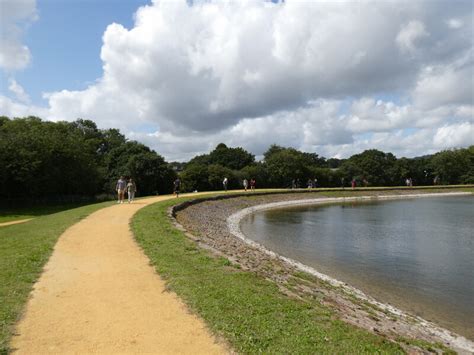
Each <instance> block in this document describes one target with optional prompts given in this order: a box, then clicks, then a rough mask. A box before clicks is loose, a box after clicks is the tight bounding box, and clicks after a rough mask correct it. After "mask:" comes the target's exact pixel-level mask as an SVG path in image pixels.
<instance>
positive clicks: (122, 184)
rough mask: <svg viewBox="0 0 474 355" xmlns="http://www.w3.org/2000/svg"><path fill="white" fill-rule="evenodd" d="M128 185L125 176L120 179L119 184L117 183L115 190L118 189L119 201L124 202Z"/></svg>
mask: <svg viewBox="0 0 474 355" xmlns="http://www.w3.org/2000/svg"><path fill="white" fill-rule="evenodd" d="M126 187H127V182H126V181H125V178H124V177H123V176H121V177H120V179H118V181H117V184H116V185H115V191H117V195H118V198H117V203H123V198H124V196H125V188H126Z"/></svg>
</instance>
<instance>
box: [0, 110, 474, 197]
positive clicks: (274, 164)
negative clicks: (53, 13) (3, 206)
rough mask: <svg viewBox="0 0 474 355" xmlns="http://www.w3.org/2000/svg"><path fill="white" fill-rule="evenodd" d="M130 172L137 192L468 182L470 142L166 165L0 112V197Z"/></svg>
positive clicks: (236, 152) (222, 156) (219, 151)
mask: <svg viewBox="0 0 474 355" xmlns="http://www.w3.org/2000/svg"><path fill="white" fill-rule="evenodd" d="M121 175H124V176H126V177H133V178H134V179H135V181H136V183H137V186H138V194H139V195H141V196H145V195H153V194H156V193H160V194H163V193H170V192H171V191H172V187H173V181H174V180H175V179H176V177H177V176H178V175H179V177H180V179H181V182H182V189H183V190H184V191H195V190H197V191H208V190H221V189H222V181H223V179H224V177H227V179H228V187H229V188H230V189H235V188H242V181H243V180H244V179H247V180H249V181H250V179H255V180H256V181H257V188H263V187H269V188H290V187H292V186H295V185H296V186H298V187H306V186H307V182H308V180H310V179H311V180H312V181H314V179H317V181H318V186H320V187H339V186H341V184H342V183H343V182H344V184H345V185H346V186H348V185H349V184H350V181H351V180H353V179H355V180H356V181H357V184H358V186H360V185H361V184H362V183H363V182H367V183H368V185H369V186H398V185H404V184H405V180H406V179H407V178H410V179H411V180H412V181H413V183H414V184H415V185H433V184H434V183H438V184H468V183H474V146H471V147H469V148H465V149H456V150H446V151H442V152H439V153H436V154H434V155H430V156H424V157H418V158H411V159H408V158H400V159H397V158H396V157H395V156H394V155H393V154H392V153H384V152H382V151H379V150H375V149H371V150H366V151H364V152H363V153H360V154H356V155H353V156H352V157H350V158H348V159H335V158H331V159H326V158H324V157H320V156H319V155H318V154H316V153H306V152H301V151H299V150H296V149H294V148H286V147H281V146H278V145H272V146H271V147H269V149H268V150H267V151H266V152H265V153H264V156H263V159H262V160H261V161H256V160H255V156H254V155H252V154H251V153H249V152H247V151H246V150H244V149H242V148H240V147H239V148H231V147H227V146H226V145H225V144H223V143H221V144H219V145H218V146H217V147H216V148H215V149H214V150H213V151H211V152H210V153H209V154H204V155H199V156H196V157H194V158H193V159H191V160H190V161H189V162H187V163H167V162H166V161H165V160H164V159H163V157H161V156H160V155H159V154H157V153H156V152H155V151H153V150H151V149H150V148H148V147H146V146H145V145H143V144H141V143H138V142H135V141H129V140H127V139H126V138H125V136H124V135H123V134H121V133H120V131H119V130H117V129H107V130H102V129H98V128H97V126H96V124H95V123H94V122H92V121H89V120H83V119H78V120H77V121H75V122H48V121H42V120H41V119H40V118H37V117H27V118H15V119H9V118H8V117H0V182H1V186H0V198H1V199H2V200H10V199H17V198H22V199H31V200H34V199H40V198H53V199H57V197H61V196H79V197H80V196H83V197H91V196H97V195H100V194H103V195H111V194H113V193H114V188H115V183H116V181H117V179H118V177H119V176H121Z"/></svg>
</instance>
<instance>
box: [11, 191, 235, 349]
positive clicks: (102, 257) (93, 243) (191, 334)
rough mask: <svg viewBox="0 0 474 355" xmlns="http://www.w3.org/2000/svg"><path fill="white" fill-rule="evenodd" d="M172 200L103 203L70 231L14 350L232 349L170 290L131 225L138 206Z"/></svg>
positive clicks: (31, 305)
mask: <svg viewBox="0 0 474 355" xmlns="http://www.w3.org/2000/svg"><path fill="white" fill-rule="evenodd" d="M168 198H170V196H163V197H154V198H149V199H143V200H139V201H136V202H134V203H133V204H127V203H125V204H121V205H115V206H112V207H108V208H104V209H102V210H99V211H97V212H95V213H93V214H91V215H90V216H89V217H87V218H85V219H84V220H82V221H80V222H79V223H77V224H75V225H73V226H72V227H70V228H69V229H68V230H66V232H65V233H64V234H63V235H62V236H61V237H60V238H59V241H58V243H57V244H56V246H55V249H54V252H53V254H52V256H51V258H50V260H49V261H48V263H47V264H46V266H45V271H44V272H43V274H42V276H41V277H40V279H39V281H38V282H37V283H36V284H35V286H34V290H33V292H32V295H31V298H30V300H29V302H28V304H27V307H26V312H25V314H24V316H23V318H22V319H21V321H20V322H19V324H18V325H17V328H16V331H15V335H14V336H13V338H12V341H11V347H12V349H14V350H15V352H16V353H19V354H20V353H21V354H37V353H61V354H64V353H75V354H78V353H160V354H186V353H187V354H191V353H192V354H217V353H219V354H220V353H227V352H228V351H227V349H226V348H225V347H224V346H223V345H221V344H218V343H217V342H216V339H215V338H214V337H213V336H212V335H211V334H210V333H209V331H208V330H207V329H206V327H205V325H204V323H203V321H202V320H200V319H199V318H197V317H196V316H194V315H192V314H190V313H189V312H188V310H187V309H186V307H185V305H184V304H183V303H182V302H181V301H180V299H178V297H177V296H176V295H175V294H173V293H171V292H168V291H166V290H165V283H164V282H163V281H162V280H161V279H160V277H159V276H158V275H157V274H156V273H155V271H154V269H153V268H152V267H151V266H150V265H149V260H148V258H147V257H146V256H145V255H144V254H143V252H142V251H141V250H140V248H139V247H138V245H137V244H136V242H135V241H134V239H133V235H132V233H131V231H130V229H129V221H130V218H131V217H132V216H133V214H134V213H135V212H136V211H138V210H139V209H140V208H142V207H144V206H146V205H148V204H150V203H153V202H157V201H160V200H164V199H168Z"/></svg>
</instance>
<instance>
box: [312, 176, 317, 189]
mask: <svg viewBox="0 0 474 355" xmlns="http://www.w3.org/2000/svg"><path fill="white" fill-rule="evenodd" d="M313 187H314V188H317V187H318V179H317V178H314V182H313Z"/></svg>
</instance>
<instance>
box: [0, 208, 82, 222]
mask: <svg viewBox="0 0 474 355" xmlns="http://www.w3.org/2000/svg"><path fill="white" fill-rule="evenodd" d="M81 206H84V203H80V204H77V203H76V204H72V203H68V204H60V205H45V206H33V207H19V208H2V209H0V223H5V222H12V221H18V220H21V219H29V218H36V217H40V216H45V215H48V214H53V213H57V212H61V211H65V210H70V209H73V208H77V207H81Z"/></svg>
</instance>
